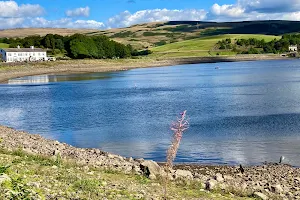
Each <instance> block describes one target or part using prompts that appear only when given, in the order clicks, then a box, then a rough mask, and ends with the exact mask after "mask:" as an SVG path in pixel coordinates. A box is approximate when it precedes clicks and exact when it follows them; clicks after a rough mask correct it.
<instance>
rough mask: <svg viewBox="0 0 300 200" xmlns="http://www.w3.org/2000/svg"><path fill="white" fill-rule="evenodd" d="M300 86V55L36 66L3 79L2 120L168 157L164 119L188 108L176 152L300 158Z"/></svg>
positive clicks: (256, 159) (228, 159) (84, 142)
mask: <svg viewBox="0 0 300 200" xmlns="http://www.w3.org/2000/svg"><path fill="white" fill-rule="evenodd" d="M216 65H217V66H219V67H220V68H219V70H216V69H215V67H216ZM62 81H65V82H62ZM49 82H53V83H49ZM40 83H42V84H40ZM10 84H14V85H10ZM32 86H34V87H32ZM299 88H300V63H299V60H290V61H259V62H239V63H218V64H199V65H186V66H175V67H162V68H152V69H135V70H130V71H122V72H114V73H91V74H73V75H64V74H62V75H42V76H32V77H24V78H19V79H14V80H10V82H9V84H7V85H0V97H1V98H0V124H5V125H8V126H12V127H14V128H17V129H21V130H26V131H29V132H31V133H40V134H42V135H43V136H44V137H47V138H51V139H55V140H59V141H61V142H66V143H69V144H71V145H74V146H77V147H88V148H89V147H93V148H101V149H103V150H106V151H110V152H113V153H117V154H121V155H123V156H133V157H144V158H147V159H154V160H156V161H164V160H165V152H166V149H167V147H168V145H169V144H170V139H171V131H170V128H169V125H170V123H171V121H172V120H174V119H175V117H176V115H177V114H178V113H180V112H181V111H182V110H185V109H186V110H187V112H188V116H189V118H190V128H189V130H188V131H187V132H186V133H185V135H184V137H183V139H182V143H181V146H180V150H179V152H178V157H177V159H176V161H177V162H195V163H209V164H238V163H243V164H258V163H261V162H264V161H272V162H277V161H278V160H279V158H280V156H282V155H283V156H285V157H286V161H287V162H288V163H290V164H293V165H296V166H300V157H299V156H298V155H299V153H300V145H299V143H300V106H299V105H300V90H299Z"/></svg>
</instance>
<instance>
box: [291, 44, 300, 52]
mask: <svg viewBox="0 0 300 200" xmlns="http://www.w3.org/2000/svg"><path fill="white" fill-rule="evenodd" d="M289 51H298V46H297V45H291V46H289Z"/></svg>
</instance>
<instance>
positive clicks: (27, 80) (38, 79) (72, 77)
mask: <svg viewBox="0 0 300 200" xmlns="http://www.w3.org/2000/svg"><path fill="white" fill-rule="evenodd" d="M107 78H110V76H109V75H107V74H106V73H92V74H91V73H84V74H58V75H38V76H26V77H21V78H15V79H10V80H9V81H8V84H10V85H13V84H41V83H49V82H62V81H85V80H98V79H107Z"/></svg>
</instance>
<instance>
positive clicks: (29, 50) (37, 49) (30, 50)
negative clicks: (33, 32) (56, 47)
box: [2, 48, 46, 52]
mask: <svg viewBox="0 0 300 200" xmlns="http://www.w3.org/2000/svg"><path fill="white" fill-rule="evenodd" d="M2 49H3V50H4V51H6V52H46V50H45V49H41V48H34V49H31V48H2Z"/></svg>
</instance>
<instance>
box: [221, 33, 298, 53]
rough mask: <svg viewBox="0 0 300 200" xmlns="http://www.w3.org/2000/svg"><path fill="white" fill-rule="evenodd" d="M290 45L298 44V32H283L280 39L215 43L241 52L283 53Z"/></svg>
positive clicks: (253, 39)
mask: <svg viewBox="0 0 300 200" xmlns="http://www.w3.org/2000/svg"><path fill="white" fill-rule="evenodd" d="M290 45H300V34H285V35H283V36H282V37H281V39H273V40H272V41H270V42H266V41H265V40H264V39H261V40H259V39H256V38H249V39H236V40H232V39H225V40H221V41H219V42H218V43H217V47H218V49H220V50H226V49H227V50H232V51H235V52H237V53H241V54H261V53H274V54H277V53H285V52H288V51H289V46H290Z"/></svg>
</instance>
